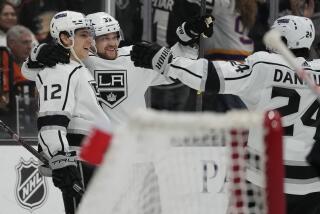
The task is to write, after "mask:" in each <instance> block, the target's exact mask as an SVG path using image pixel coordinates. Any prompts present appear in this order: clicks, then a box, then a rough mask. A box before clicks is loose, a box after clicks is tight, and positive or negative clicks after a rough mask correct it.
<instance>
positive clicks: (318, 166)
mask: <svg viewBox="0 0 320 214" xmlns="http://www.w3.org/2000/svg"><path fill="white" fill-rule="evenodd" d="M307 161H308V162H309V164H310V165H311V166H313V167H314V169H315V170H316V171H317V173H318V176H319V177H320V141H319V140H316V141H315V142H314V144H313V147H312V149H311V151H310V152H309V154H308V156H307Z"/></svg>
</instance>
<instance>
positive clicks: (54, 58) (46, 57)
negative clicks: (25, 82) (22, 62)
mask: <svg viewBox="0 0 320 214" xmlns="http://www.w3.org/2000/svg"><path fill="white" fill-rule="evenodd" d="M30 60H31V62H33V63H34V62H38V63H41V64H42V65H44V66H48V67H53V66H55V65H56V64H57V63H63V64H66V63H69V62H70V51H69V50H67V49H65V48H64V47H62V46H61V45H49V44H45V43H43V44H40V45H38V46H36V47H34V48H33V49H32V51H31V55H30ZM28 66H29V65H28Z"/></svg>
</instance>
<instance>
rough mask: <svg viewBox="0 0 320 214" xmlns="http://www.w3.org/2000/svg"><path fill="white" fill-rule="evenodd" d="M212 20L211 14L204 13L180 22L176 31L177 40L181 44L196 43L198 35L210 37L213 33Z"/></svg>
mask: <svg viewBox="0 0 320 214" xmlns="http://www.w3.org/2000/svg"><path fill="white" fill-rule="evenodd" d="M213 22H214V17H213V16H211V15H205V16H201V17H197V18H194V19H192V20H190V21H187V22H184V23H182V25H181V26H179V27H178V28H177V31H176V34H177V36H178V40H179V42H180V43H181V44H183V45H193V44H194V43H198V41H199V38H200V35H202V36H203V37H204V38H208V37H211V36H212V34H213Z"/></svg>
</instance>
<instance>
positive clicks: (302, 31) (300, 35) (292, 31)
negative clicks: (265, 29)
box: [271, 15, 315, 49]
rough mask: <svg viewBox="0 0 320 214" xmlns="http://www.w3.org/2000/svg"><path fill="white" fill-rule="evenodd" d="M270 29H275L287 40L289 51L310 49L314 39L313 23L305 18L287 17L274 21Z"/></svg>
mask: <svg viewBox="0 0 320 214" xmlns="http://www.w3.org/2000/svg"><path fill="white" fill-rule="evenodd" d="M271 29H276V30H278V31H279V32H280V34H281V36H282V37H284V38H285V39H286V40H287V47H288V48H289V49H299V48H308V49H310V47H311V45H312V42H313V40H314V37H315V30H314V25H313V22H312V21H311V20H310V19H309V18H306V17H302V16H293V15H287V16H283V17H280V18H278V19H277V20H275V22H274V23H273V25H272V26H271Z"/></svg>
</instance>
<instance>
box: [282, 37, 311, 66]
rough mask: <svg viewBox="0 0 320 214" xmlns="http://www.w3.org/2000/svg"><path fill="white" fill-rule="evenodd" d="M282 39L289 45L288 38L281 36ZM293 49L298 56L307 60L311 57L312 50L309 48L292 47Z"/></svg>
mask: <svg viewBox="0 0 320 214" xmlns="http://www.w3.org/2000/svg"><path fill="white" fill-rule="evenodd" d="M281 40H282V41H283V42H284V44H286V45H287V39H286V38H285V37H283V36H281ZM291 51H292V53H293V54H294V55H295V56H296V57H303V58H305V59H307V60H308V59H309V58H310V50H309V49H308V48H298V49H291Z"/></svg>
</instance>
